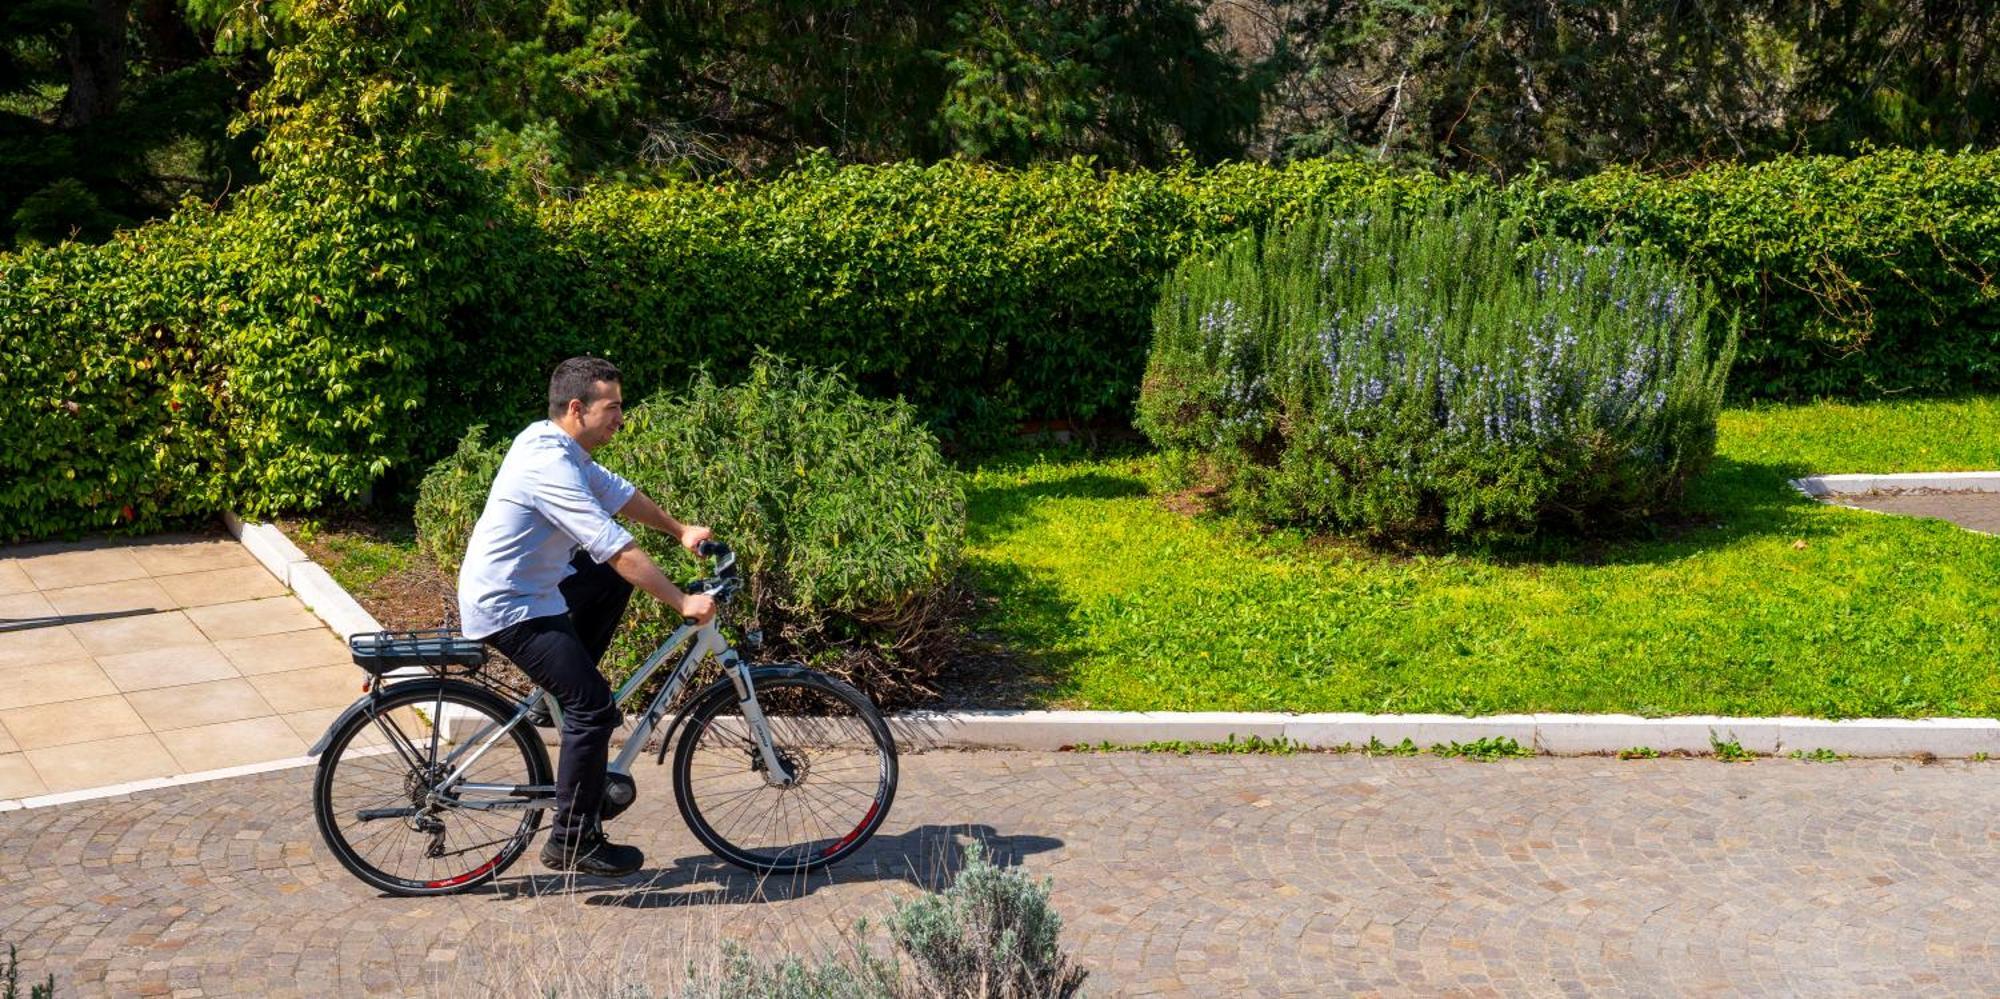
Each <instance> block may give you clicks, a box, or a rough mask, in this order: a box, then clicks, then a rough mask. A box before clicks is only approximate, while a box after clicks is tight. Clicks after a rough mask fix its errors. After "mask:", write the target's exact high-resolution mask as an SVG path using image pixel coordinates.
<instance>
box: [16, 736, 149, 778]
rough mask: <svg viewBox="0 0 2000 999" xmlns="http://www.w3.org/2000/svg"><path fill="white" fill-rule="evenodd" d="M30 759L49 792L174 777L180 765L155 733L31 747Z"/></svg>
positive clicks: (29, 751)
mask: <svg viewBox="0 0 2000 999" xmlns="http://www.w3.org/2000/svg"><path fill="white" fill-rule="evenodd" d="M27 755H28V762H29V763H32V764H34V765H35V773H37V774H39V775H40V776H41V778H42V783H44V784H46V785H48V788H49V791H50V793H55V792H59V791H80V790H82V789H84V788H86V787H103V786H104V785H106V784H123V783H125V782H126V781H132V780H144V779H146V778H148V777H171V776H173V775H174V774H177V773H180V772H181V769H180V767H179V765H177V764H176V763H174V758H173V756H172V755H171V754H169V753H168V752H167V747H165V746H163V745H160V740H159V739H158V738H157V737H155V736H154V735H153V734H152V733H150V732H149V733H145V734H142V735H128V736H121V737H119V738H115V739H97V740H93V741H91V742H79V743H75V744H73V745H68V746H56V747H54V748H51V749H30V750H28V754H27Z"/></svg>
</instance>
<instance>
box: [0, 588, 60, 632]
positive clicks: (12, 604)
mask: <svg viewBox="0 0 2000 999" xmlns="http://www.w3.org/2000/svg"><path fill="white" fill-rule="evenodd" d="M55 616H56V608H55V605H54V604H51V603H49V598H47V597H45V596H43V595H41V593H39V592H37V591H34V590H29V591H28V592H26V593H8V594H4V595H0V625H5V624H6V623H8V622H10V621H11V622H16V623H19V622H26V621H45V620H47V619H48V618H52V617H55Z"/></svg>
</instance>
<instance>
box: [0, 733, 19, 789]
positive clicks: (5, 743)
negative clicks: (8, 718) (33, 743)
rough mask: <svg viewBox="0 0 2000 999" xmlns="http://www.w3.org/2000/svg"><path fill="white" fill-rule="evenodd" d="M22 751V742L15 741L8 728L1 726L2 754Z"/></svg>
mask: <svg viewBox="0 0 2000 999" xmlns="http://www.w3.org/2000/svg"><path fill="white" fill-rule="evenodd" d="M20 751H21V744H20V743H18V742H15V741H14V737H13V736H11V735H8V734H7V729H6V727H5V726H0V754H5V753H18V752H20ZM4 797H6V795H4V794H0V798H4Z"/></svg>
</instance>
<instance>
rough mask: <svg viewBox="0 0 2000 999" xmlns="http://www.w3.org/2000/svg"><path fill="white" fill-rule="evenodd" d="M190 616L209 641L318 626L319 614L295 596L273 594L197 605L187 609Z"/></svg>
mask: <svg viewBox="0 0 2000 999" xmlns="http://www.w3.org/2000/svg"><path fill="white" fill-rule="evenodd" d="M187 615H188V618H189V619H190V620H192V621H193V622H194V623H195V624H197V625H199V626H200V628H201V631H202V633H203V634H204V635H205V636H206V638H207V640H209V641H217V642H220V641H224V640H226V639H231V638H250V637H253V636H256V635H273V634H277V633H278V632H282V631H299V630H301V629H304V628H315V627H318V626H319V624H320V621H319V618H316V617H314V616H313V615H312V612H311V611H308V610H306V609H305V606H304V605H303V604H300V603H299V602H298V601H297V600H296V599H293V598H292V597H270V598H268V599H264V600H241V601H236V602H233V603H226V604H213V605H210V606H207V607H194V608H190V609H189V610H188V611H187Z"/></svg>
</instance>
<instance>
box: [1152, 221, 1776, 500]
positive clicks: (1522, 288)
mask: <svg viewBox="0 0 2000 999" xmlns="http://www.w3.org/2000/svg"><path fill="white" fill-rule="evenodd" d="M1154 327H1155V339H1154V344H1153V351H1152V355H1151V358H1150V360H1149V363H1148V366H1147V371H1146V377H1145V382H1144V384H1143V386H1142V389H1141V399H1140V406H1139V423H1140V426H1141V428H1142V429H1144V430H1145V431H1146V433H1147V434H1148V435H1149V436H1150V437H1151V438H1152V439H1153V440H1154V442H1155V443H1157V444H1159V445H1160V446H1161V447H1162V448H1163V449H1164V450H1165V451H1166V452H1167V454H1168V456H1169V458H1170V460H1169V462H1168V467H1169V469H1170V470H1174V471H1177V472H1179V473H1181V474H1191V473H1205V474H1206V475H1207V476H1208V477H1209V478H1210V479H1211V481H1212V482H1213V484H1214V485H1216V486H1217V487H1219V489H1220V495H1221V497H1222V498H1223V500H1224V501H1225V502H1227V503H1229V504H1231V505H1235V506H1237V507H1239V508H1241V509H1244V510H1246V511H1248V512H1250V513H1252V514H1253V515H1255V516H1257V517H1259V518H1261V519H1264V520H1267V521H1271V522H1276V523H1293V524H1301V525H1305V526H1308V527H1313V528H1334V529H1341V530H1349V531H1355V532H1359V533H1363V534H1368V535H1372V536H1377V537H1386V536H1405V535H1415V534H1426V533H1434V532H1437V531H1440V530H1442V531H1443V532H1445V533H1448V534H1451V535H1457V536H1472V537H1487V538H1492V537H1503V536H1519V535H1524V534H1528V533H1532V532H1533V531H1534V530H1535V529H1536V528H1537V527H1538V526H1540V525H1542V524H1545V523H1549V522H1552V521H1553V522H1562V523H1566V524H1568V525H1571V526H1573V527H1578V528H1591V527H1601V526H1610V525H1614V524H1616V523H1618V522H1624V521H1630V520H1634V519H1637V518H1643V517H1646V516H1650V515H1652V514H1655V513H1658V512H1660V511H1662V510H1664V509H1666V508H1668V507H1670V506H1671V504H1672V503H1673V501H1674V500H1675V499H1676V498H1677V497H1678V496H1679V494H1680V491H1681V487H1682V485H1683V484H1684V483H1685V482H1686V481H1687V479H1688V478H1689V477H1690V476H1692V475H1693V474H1695V473H1696V472H1697V471H1699V470H1700V469H1701V468H1702V466H1703V465H1704V464H1705V463H1706V462H1707V461H1708V460H1709V458H1710V457H1711V456H1712V455H1713V453H1714V447H1715V420H1716V413H1717V410H1718V409H1719V407H1720V405H1721V398H1722V391H1723V384H1724V381H1725V379H1726V377H1727V374H1728V370H1729V364H1730V360H1731V358H1732V357H1733V354H1734V351H1735V343H1736V328H1735V324H1734V322H1733V320H1725V319H1724V318H1722V317H1720V316H1719V315H1718V314H1717V310H1716V307H1715V301H1714V298H1713V295H1712V293H1711V292H1710V291H1709V290H1708V289H1707V288H1706V287H1705V286H1703V285H1702V284H1700V283H1699V282H1698V281H1696V280H1694V279H1692V278H1690V277H1689V276H1688V275H1687V274H1686V273H1685V272H1683V271H1682V270H1681V269H1680V268H1678V267H1677V266H1675V265H1674V264H1673V263H1671V262H1669V261H1667V260H1665V259H1663V258H1662V257H1660V256H1659V255H1658V254H1656V253H1652V252H1649V251H1646V250H1643V249H1639V248H1634V247H1629V246H1624V245H1609V246H1599V245H1584V244H1578V243H1573V242H1569V241H1565V240H1561V239H1557V238H1553V237H1541V238H1529V237H1527V236H1526V235H1525V234H1524V233H1523V231H1522V228H1521V224H1520V222H1519V221H1518V219H1516V218H1515V217H1513V216H1510V215H1508V214H1506V213H1504V212H1503V211H1501V210H1500V208H1499V207H1498V206H1497V205H1495V204H1494V203H1492V202H1490V201H1475V202H1473V203H1471V204H1468V205H1466V206H1463V207H1460V208H1457V209H1448V208H1443V207H1429V208H1421V209H1416V210H1399V209H1398V208H1397V207H1396V206H1395V204H1394V203H1393V202H1390V201H1386V200H1385V201H1377V202H1374V203H1371V204H1369V205H1367V206H1366V207H1365V208H1364V209H1363V210H1362V211H1361V212H1359V213H1356V214H1354V215H1352V216H1349V217H1329V218H1323V219H1316V220H1311V221H1308V222H1305V223H1302V224H1297V225H1293V226H1290V227H1285V228H1276V229H1273V230H1272V231H1270V232H1268V233H1266V234H1263V235H1262V236H1261V237H1260V236H1259V235H1257V234H1245V235H1244V236H1241V237H1238V238H1236V239H1234V240H1232V241H1230V242H1229V243H1227V244H1225V245H1224V246H1223V247H1222V248H1221V249H1220V250H1218V251H1217V252H1215V253H1213V254H1210V255H1207V256H1202V257H1197V258H1192V259H1190V260H1188V261H1186V262H1184V263H1183V264H1182V265H1181V266H1180V267H1178V268H1177V269H1176V270H1175V272H1174V274H1173V276H1172V277H1171V278H1170V279H1169V280H1168V281H1167V282H1166V284H1165V288H1164V292H1163V294H1162V297H1161V301H1160V304H1159V306H1158V309H1157V310H1156V312H1155V314H1154Z"/></svg>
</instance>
